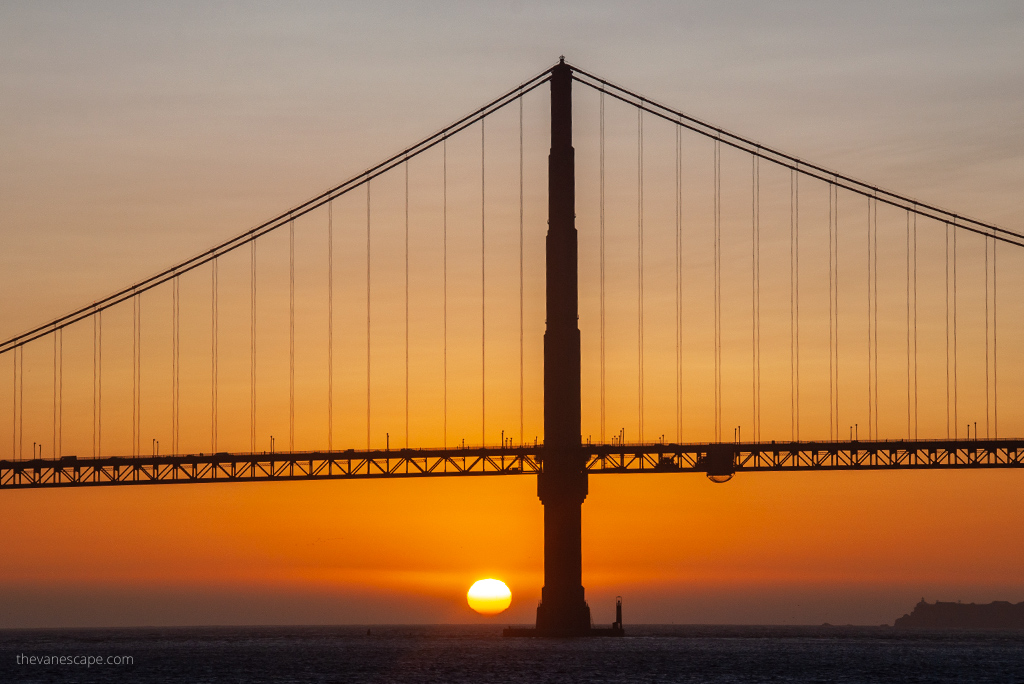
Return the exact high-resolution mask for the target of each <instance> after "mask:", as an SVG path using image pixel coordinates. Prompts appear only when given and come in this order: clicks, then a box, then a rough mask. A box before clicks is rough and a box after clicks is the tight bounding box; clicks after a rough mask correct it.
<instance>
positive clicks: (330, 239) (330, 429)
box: [327, 201, 334, 451]
mask: <svg viewBox="0 0 1024 684" xmlns="http://www.w3.org/2000/svg"><path fill="white" fill-rule="evenodd" d="M327 450H328V451H334V202H333V201H332V202H328V203H327Z"/></svg>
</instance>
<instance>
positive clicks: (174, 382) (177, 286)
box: [171, 278, 181, 455]
mask: <svg viewBox="0 0 1024 684" xmlns="http://www.w3.org/2000/svg"><path fill="white" fill-rule="evenodd" d="M180 303H181V283H180V281H179V280H178V278H174V280H173V281H171V454H172V455H177V453H178V399H179V397H180V396H181V395H180V392H179V378H180V370H181V369H180V368H179V359H180V342H181V339H180V335H179V332H180V329H181V325H180V323H181V320H180V319H181V306H180Z"/></svg>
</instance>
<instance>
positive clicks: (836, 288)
mask: <svg viewBox="0 0 1024 684" xmlns="http://www.w3.org/2000/svg"><path fill="white" fill-rule="evenodd" d="M833 187H834V188H835V217H836V218H835V230H834V231H833V237H834V239H835V245H834V247H833V249H834V251H835V256H834V258H833V259H832V264H833V267H834V268H835V275H834V276H833V278H832V281H833V283H834V285H835V286H834V288H833V292H832V294H833V296H835V306H833V307H832V308H833V310H834V311H835V313H836V323H835V330H836V349H835V355H836V439H839V425H840V422H839V186H838V185H834V186H833Z"/></svg>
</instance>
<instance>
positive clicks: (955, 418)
mask: <svg viewBox="0 0 1024 684" xmlns="http://www.w3.org/2000/svg"><path fill="white" fill-rule="evenodd" d="M956 299H957V297H956V217H955V216H954V217H953V438H954V439H958V438H959V432H960V428H959V410H958V409H959V404H960V401H959V399H960V398H959V392H958V384H959V383H958V382H957V380H958V378H957V375H958V373H957V371H958V368H957V365H958V364H957V362H958V360H959V359H958V354H957V344H956V328H957V321H956V304H957V302H956Z"/></svg>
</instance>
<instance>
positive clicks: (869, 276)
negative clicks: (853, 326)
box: [867, 197, 874, 439]
mask: <svg viewBox="0 0 1024 684" xmlns="http://www.w3.org/2000/svg"><path fill="white" fill-rule="evenodd" d="M867 238H868V243H867V250H868V308H867V314H868V439H871V438H872V431H871V425H872V421H873V419H874V412H873V411H872V409H871V398H872V393H871V383H872V380H873V378H874V376H873V375H872V373H871V359H872V356H871V340H872V337H871V198H870V197H868V235H867Z"/></svg>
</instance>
